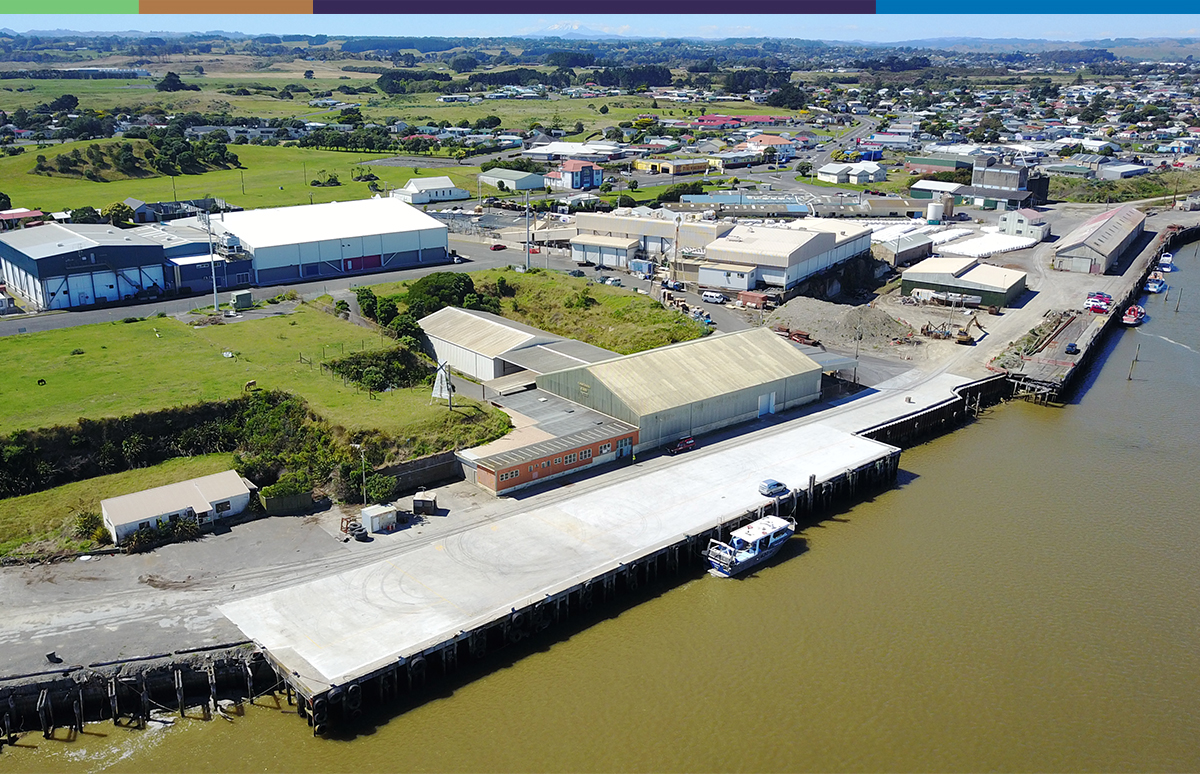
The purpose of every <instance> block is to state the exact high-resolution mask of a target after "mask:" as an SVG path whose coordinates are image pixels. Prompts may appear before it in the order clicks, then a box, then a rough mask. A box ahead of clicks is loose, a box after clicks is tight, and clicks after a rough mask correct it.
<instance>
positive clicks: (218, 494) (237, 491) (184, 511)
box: [100, 470, 253, 544]
mask: <svg viewBox="0 0 1200 774" xmlns="http://www.w3.org/2000/svg"><path fill="white" fill-rule="evenodd" d="M252 488H253V485H252V484H251V485H248V482H247V481H246V480H245V479H244V478H242V477H241V476H239V475H238V474H237V471H233V470H226V471H224V472H221V473H214V474H212V475H211V476H202V477H200V478H193V479H190V480H188V481H180V482H179V483H177V484H167V485H166V486H159V487H155V488H154V489H146V490H143V491H141V492H134V493H133V494H127V495H121V496H120V497H110V498H108V499H107V500H101V501H100V514H101V517H102V518H103V520H104V526H105V528H106V529H108V531H109V534H110V535H112V538H113V542H114V543H118V544H119V543H124V542H125V541H126V540H128V539H129V536H130V535H132V534H133V533H134V532H137V531H138V530H139V529H144V528H146V529H158V528H159V527H162V526H166V525H167V524H170V523H171V522H175V521H178V520H180V519H194V520H195V521H196V523H197V524H199V525H200V526H201V527H205V526H207V525H209V524H211V523H212V522H213V521H216V520H218V519H225V518H229V517H231V516H236V515H238V514H239V513H241V512H242V511H244V510H246V506H247V505H249V504H250V491H251V489H252Z"/></svg>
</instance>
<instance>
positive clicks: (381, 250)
mask: <svg viewBox="0 0 1200 774" xmlns="http://www.w3.org/2000/svg"><path fill="white" fill-rule="evenodd" d="M212 227H213V233H214V234H216V235H218V236H220V237H223V238H222V239H221V242H222V243H223V244H225V245H226V246H227V247H226V249H232V250H237V249H240V250H242V251H244V252H246V253H249V255H250V256H251V257H252V258H253V259H254V284H256V285H271V284H275V283H279V282H285V281H287V280H294V279H308V278H316V277H326V276H331V275H342V274H356V273H360V272H371V271H388V270H392V269H401V268H406V267H410V266H418V265H422V264H436V263H445V262H446V255H447V245H448V242H447V231H446V226H445V225H444V224H442V223H440V222H438V221H437V220H435V219H434V218H432V217H430V216H429V215H426V214H425V213H423V212H421V211H420V210H418V209H416V208H414V207H413V206H412V205H409V204H405V203H404V202H402V201H400V200H399V199H394V198H390V197H389V198H377V199H363V200H360V201H350V202H331V203H329V204H311V205H302V206H298V207H279V208H274V209H265V210H250V211H247V212H229V213H225V214H224V215H223V216H221V218H220V219H217V218H214V219H213V220H212Z"/></svg>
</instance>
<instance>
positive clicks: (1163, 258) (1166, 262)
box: [1158, 253, 1175, 271]
mask: <svg viewBox="0 0 1200 774" xmlns="http://www.w3.org/2000/svg"><path fill="white" fill-rule="evenodd" d="M1174 268H1175V256H1173V255H1171V254H1170V253H1163V254H1162V255H1160V256H1158V269H1159V271H1172V270H1173V269H1174Z"/></svg>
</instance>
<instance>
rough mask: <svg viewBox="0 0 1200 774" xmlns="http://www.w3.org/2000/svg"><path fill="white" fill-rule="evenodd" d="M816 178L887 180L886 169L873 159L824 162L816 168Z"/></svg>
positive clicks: (863, 181)
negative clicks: (843, 162) (849, 161)
mask: <svg viewBox="0 0 1200 774" xmlns="http://www.w3.org/2000/svg"><path fill="white" fill-rule="evenodd" d="M817 179H818V180H821V181H824V182H826V183H854V184H856V185H865V184H867V183H882V182H883V181H885V180H887V170H886V169H885V168H884V167H882V166H880V165H879V164H876V163H875V162H874V161H859V162H855V163H854V164H836V163H835V164H826V165H825V166H823V167H821V168H820V169H818V170H817Z"/></svg>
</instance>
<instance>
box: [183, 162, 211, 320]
mask: <svg viewBox="0 0 1200 774" xmlns="http://www.w3.org/2000/svg"><path fill="white" fill-rule="evenodd" d="M171 179H172V180H174V179H175V178H171ZM211 217H212V216H211V215H210V214H209V213H207V212H205V213H204V228H205V229H207V230H208V267H209V271H210V272H211V273H212V283H213V314H220V313H221V304H220V302H219V301H218V300H217V256H216V254H214V253H213V238H212V220H211Z"/></svg>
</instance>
